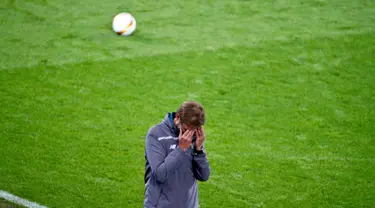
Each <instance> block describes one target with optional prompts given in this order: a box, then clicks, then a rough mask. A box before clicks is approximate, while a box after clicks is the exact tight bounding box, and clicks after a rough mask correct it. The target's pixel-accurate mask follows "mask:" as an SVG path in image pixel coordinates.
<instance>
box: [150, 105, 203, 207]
mask: <svg viewBox="0 0 375 208" xmlns="http://www.w3.org/2000/svg"><path fill="white" fill-rule="evenodd" d="M204 123H205V112H204V109H203V106H202V105H201V104H200V103H198V102H195V101H189V102H184V103H182V104H181V106H180V107H179V108H178V109H177V111H176V112H172V113H167V115H166V116H165V118H164V120H163V121H162V122H161V123H159V124H157V125H154V126H153V127H151V128H150V129H149V131H148V132H147V136H146V144H145V145H146V148H145V158H146V165H145V178H144V179H145V196H144V207H145V208H197V207H199V200H198V184H197V180H199V181H207V180H208V178H209V175H210V165H209V163H208V160H207V157H206V151H205V149H204V146H203V143H204V140H205V139H206V136H205V133H204V130H203V127H202V126H203V125H204Z"/></svg>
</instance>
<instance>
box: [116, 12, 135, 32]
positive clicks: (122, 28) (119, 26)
mask: <svg viewBox="0 0 375 208" xmlns="http://www.w3.org/2000/svg"><path fill="white" fill-rule="evenodd" d="M136 27H137V22H136V21H135V18H134V17H133V15H131V14H130V13H127V12H122V13H119V14H117V15H116V16H115V17H114V18H113V20H112V29H113V31H114V32H115V33H117V34H118V35H122V36H129V35H131V34H133V32H134V31H135V28H136Z"/></svg>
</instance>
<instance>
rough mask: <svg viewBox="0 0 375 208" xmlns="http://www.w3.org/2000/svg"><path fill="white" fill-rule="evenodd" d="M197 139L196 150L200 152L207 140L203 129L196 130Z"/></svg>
mask: <svg viewBox="0 0 375 208" xmlns="http://www.w3.org/2000/svg"><path fill="white" fill-rule="evenodd" d="M195 137H196V138H197V140H196V142H195V146H196V147H195V148H196V149H197V150H198V151H200V150H202V147H203V142H204V140H205V139H206V134H205V133H204V130H203V127H199V128H198V129H196V130H195Z"/></svg>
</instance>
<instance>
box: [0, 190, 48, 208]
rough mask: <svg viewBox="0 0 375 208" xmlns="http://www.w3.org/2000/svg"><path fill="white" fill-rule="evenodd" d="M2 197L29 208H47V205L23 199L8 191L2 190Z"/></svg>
mask: <svg viewBox="0 0 375 208" xmlns="http://www.w3.org/2000/svg"><path fill="white" fill-rule="evenodd" d="M0 198H4V199H5V200H7V201H10V202H13V203H15V204H18V205H22V206H24V207H29V208H47V207H46V206H42V205H40V204H37V203H35V202H31V201H28V200H26V199H22V198H20V197H18V196H15V195H13V194H10V193H8V192H6V191H3V190H0Z"/></svg>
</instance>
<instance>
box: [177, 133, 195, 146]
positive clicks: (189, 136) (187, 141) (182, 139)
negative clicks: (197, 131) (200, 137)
mask: <svg viewBox="0 0 375 208" xmlns="http://www.w3.org/2000/svg"><path fill="white" fill-rule="evenodd" d="M193 135H194V131H192V130H186V131H185V132H184V134H182V130H181V129H180V135H179V136H178V141H179V142H178V146H179V147H180V148H181V149H182V150H183V151H184V152H186V150H187V149H188V148H190V145H191V141H192V140H193Z"/></svg>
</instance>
